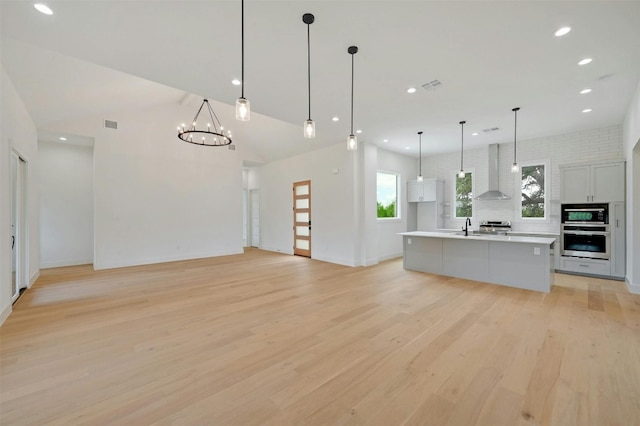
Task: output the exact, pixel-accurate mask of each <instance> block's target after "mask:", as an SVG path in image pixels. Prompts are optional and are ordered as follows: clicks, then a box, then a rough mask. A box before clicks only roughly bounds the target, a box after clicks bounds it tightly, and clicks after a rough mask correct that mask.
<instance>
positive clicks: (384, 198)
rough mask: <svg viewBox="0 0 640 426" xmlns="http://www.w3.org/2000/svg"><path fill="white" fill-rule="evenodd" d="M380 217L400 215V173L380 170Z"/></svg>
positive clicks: (378, 190)
mask: <svg viewBox="0 0 640 426" xmlns="http://www.w3.org/2000/svg"><path fill="white" fill-rule="evenodd" d="M377 199H378V217H379V218H384V217H398V175H397V174H395V173H387V172H378V180H377Z"/></svg>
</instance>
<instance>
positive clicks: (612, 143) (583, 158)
mask: <svg viewBox="0 0 640 426" xmlns="http://www.w3.org/2000/svg"><path fill="white" fill-rule="evenodd" d="M517 154H518V155H517V158H518V162H523V161H527V160H549V163H550V168H551V170H550V171H551V173H550V175H548V179H549V180H550V182H549V183H550V186H549V193H548V197H549V200H550V208H551V209H550V210H551V211H550V218H549V220H547V221H533V220H529V221H528V220H521V219H518V217H517V212H518V210H517V207H516V206H517V201H518V199H519V195H518V193H516V179H517V177H516V175H514V174H513V173H511V163H513V144H512V143H511V144H500V149H499V157H498V158H499V160H498V163H499V168H498V170H499V179H498V180H499V187H500V188H499V189H500V190H501V191H502V192H504V193H506V194H507V195H509V196H510V197H511V198H512V199H511V200H506V201H477V200H476V201H474V203H475V204H474V220H473V224H472V227H473V228H477V226H478V224H479V222H480V221H482V220H491V219H494V220H510V221H512V222H513V229H514V230H516V231H518V230H521V231H532V232H559V229H560V169H559V168H558V166H559V165H563V164H571V163H576V162H588V161H593V162H596V161H604V160H622V159H623V150H622V126H611V127H607V128H603V129H595V130H588V131H583V132H578V133H571V134H566V135H558V136H552V137H547V138H542V139H533V140H527V141H518V152H517ZM488 156H489V151H488V148H482V149H475V150H470V151H465V153H464V167H465V169H474V171H475V175H474V182H475V191H476V194H475V195H479V194H481V193H483V192H485V191H487V190H488V189H489V188H488V185H489V181H488V179H489V175H488V164H489V160H488ZM422 167H423V171H422V173H423V175H424V177H425V178H440V179H444V180H445V189H444V193H445V195H444V198H445V201H446V202H449V203H451V200H452V198H453V195H452V194H453V187H452V182H453V173H454V171H456V170H459V169H460V153H459V152H457V153H452V154H443V155H437V156H430V157H424V158H423V161H422ZM514 195H515V196H514ZM449 213H450V212H449ZM462 224H463V221H462V220H453V219H448V220H446V221H445V224H444V227H445V228H459V227H461V226H462Z"/></svg>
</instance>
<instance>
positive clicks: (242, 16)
mask: <svg viewBox="0 0 640 426" xmlns="http://www.w3.org/2000/svg"><path fill="white" fill-rule="evenodd" d="M240 20H241V24H240V28H241V31H242V37H241V40H242V49H241V51H242V76H241V78H242V95H241V97H242V99H244V0H242V7H241V19H240Z"/></svg>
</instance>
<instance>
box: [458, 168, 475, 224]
mask: <svg viewBox="0 0 640 426" xmlns="http://www.w3.org/2000/svg"><path fill="white" fill-rule="evenodd" d="M455 207H456V217H462V218H464V217H472V216H473V178H472V173H470V172H467V173H466V174H465V175H464V177H463V178H461V177H458V175H456V205H455Z"/></svg>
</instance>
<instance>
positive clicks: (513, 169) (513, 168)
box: [511, 108, 520, 173]
mask: <svg viewBox="0 0 640 426" xmlns="http://www.w3.org/2000/svg"><path fill="white" fill-rule="evenodd" d="M511 111H513V118H514V124H513V164H512V165H511V173H518V171H519V170H520V167H518V162H517V161H516V129H517V127H518V111H520V108H514V109H512V110H511Z"/></svg>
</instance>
